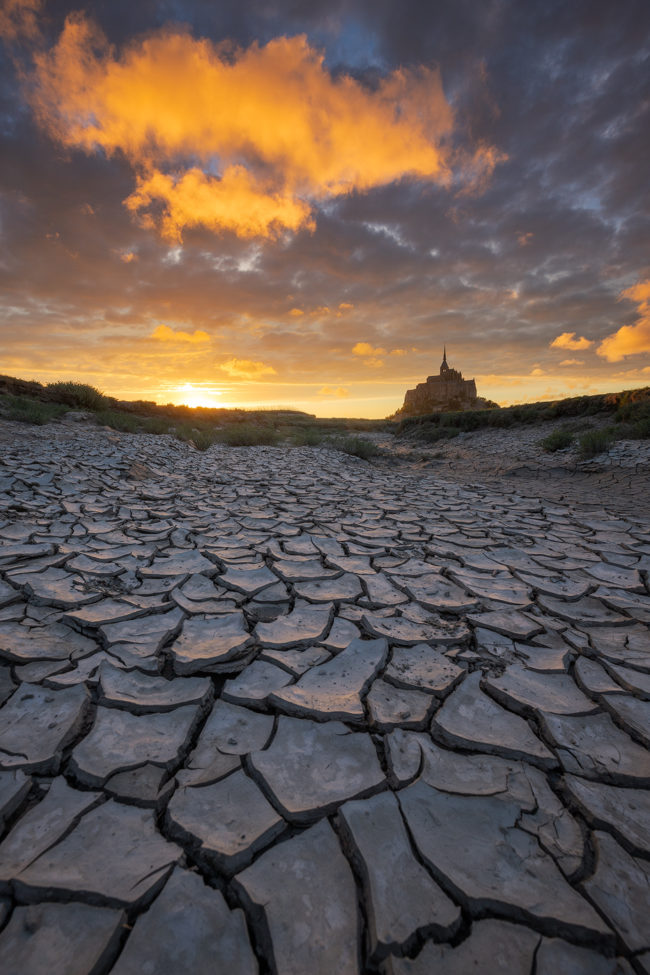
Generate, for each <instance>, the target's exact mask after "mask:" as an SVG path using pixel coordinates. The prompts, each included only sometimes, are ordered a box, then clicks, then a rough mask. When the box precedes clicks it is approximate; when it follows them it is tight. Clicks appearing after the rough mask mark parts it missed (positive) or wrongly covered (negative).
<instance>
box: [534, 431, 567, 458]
mask: <svg viewBox="0 0 650 975" xmlns="http://www.w3.org/2000/svg"><path fill="white" fill-rule="evenodd" d="M572 443H573V434H572V433H571V431H570V430H565V429H560V430H554V431H553V433H549V435H548V437H544V439H543V440H541V441H540V446H541V447H542V449H543V450H545V451H546V453H547V454H552V453H555V451H556V450H566V448H567V447H570V446H571V444H572Z"/></svg>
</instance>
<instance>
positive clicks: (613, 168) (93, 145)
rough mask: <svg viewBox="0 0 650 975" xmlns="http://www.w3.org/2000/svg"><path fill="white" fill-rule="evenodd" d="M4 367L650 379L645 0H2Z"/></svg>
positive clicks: (339, 412)
mask: <svg viewBox="0 0 650 975" xmlns="http://www.w3.org/2000/svg"><path fill="white" fill-rule="evenodd" d="M0 33H1V35H2V38H3V41H4V45H3V46H2V47H0V51H1V52H2V53H1V54H0V57H1V60H0V66H1V95H0V97H1V99H2V102H1V106H0V112H1V122H0V140H1V142H0V373H2V374H5V375H11V376H19V377H21V378H23V379H37V380H39V381H41V382H52V381H56V380H59V379H75V380H78V381H82V382H88V383H92V384H93V385H95V386H98V387H100V388H101V389H102V390H103V391H105V392H107V393H110V394H112V395H114V396H117V397H119V398H124V399H135V398H141V399H151V400H155V401H157V402H160V403H167V402H175V403H182V402H185V403H189V405H214V406H235V405H239V406H241V405H243V406H257V405H264V406H290V407H295V408H298V409H304V410H307V411H309V412H311V413H315V414H317V415H319V416H368V417H379V416H385V415H387V414H389V413H392V412H393V411H394V410H396V409H397V408H398V407H399V406H400V405H401V403H402V401H403V398H404V392H405V390H406V389H407V388H409V387H412V386H414V385H415V384H416V383H417V382H422V381H423V380H424V379H425V378H426V376H427V375H430V374H432V373H437V372H438V368H439V365H440V360H441V358H442V347H443V344H446V346H447V355H448V360H449V364H450V365H451V366H452V367H454V368H457V369H460V370H461V371H462V373H463V374H464V376H465V377H466V378H472V377H474V378H475V379H476V383H477V387H478V392H479V395H482V396H485V397H488V398H490V399H493V400H496V401H497V402H499V403H501V404H504V405H505V404H508V403H516V402H527V401H531V400H539V399H550V398H554V397H557V396H570V395H578V394H581V393H597V392H604V391H612V390H620V389H628V388H634V387H638V386H645V385H650V3H649V2H648V0H618V2H616V3H613V2H612V0H548V2H546V0H480V2H477V0H437V2H431V3H424V2H422V0H400V2H399V3H398V2H396V0H344V2H343V0H327V2H321V0H310V2H309V3H307V2H298V0H274V2H272V0H269V2H255V0H246V2H242V0H236V2H235V0H223V2H219V3H216V2H214V3H206V2H201V0H195V2H184V0H159V2H156V0H128V2H127V0H111V2H109V3H106V2H99V0H98V2H84V0H79V3H78V4H74V3H64V2H59V0H44V2H41V0H0Z"/></svg>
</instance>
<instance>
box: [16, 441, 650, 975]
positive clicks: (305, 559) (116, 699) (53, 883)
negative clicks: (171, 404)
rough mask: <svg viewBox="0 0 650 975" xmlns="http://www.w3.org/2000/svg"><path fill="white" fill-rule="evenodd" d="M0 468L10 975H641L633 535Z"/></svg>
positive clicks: (242, 480)
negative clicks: (485, 974) (223, 974)
mask: <svg viewBox="0 0 650 975" xmlns="http://www.w3.org/2000/svg"><path fill="white" fill-rule="evenodd" d="M0 446H1V448H2V461H1V462H0V703H1V706H0V837H1V839H0V958H1V959H2V971H3V973H4V975H40V973H46V972H47V973H48V975H59V973H60V975H90V973H93V975H102V973H108V972H114V973H118V975H127V973H143V972H144V973H156V975H159V973H170V975H171V973H175V975H177V973H182V972H188V973H189V972H192V973H202V972H209V971H217V970H224V971H228V972H229V973H234V975H239V973H247V975H248V973H251V975H252V973H255V972H261V973H263V975H265V973H281V975H285V973H286V975H306V973H323V975H329V973H332V972H337V975H348V973H350V975H353V973H358V972H368V973H372V972H379V973H383V975H429V973H431V972H436V973H443V975H444V973H449V975H451V973H454V975H463V973H465V972H470V971H474V970H482V971H489V972H490V973H504V975H505V973H508V975H519V973H521V975H532V973H533V972H535V973H536V975H558V973H564V972H567V973H583V972H584V973H589V975H605V973H608V975H610V973H632V972H637V973H643V972H650V911H649V910H648V908H649V906H650V897H649V894H650V788H649V787H650V750H649V748H650V629H649V625H650V593H649V591H648V573H649V571H650V525H649V523H648V521H647V518H645V516H644V515H643V514H642V513H641V512H640V511H639V510H637V509H636V508H635V507H634V506H633V505H630V506H629V508H628V511H627V513H626V514H621V511H620V507H619V509H618V510H617V512H616V513H612V510H611V508H610V507H608V505H607V504H603V503H601V504H596V503H594V502H593V499H589V500H590V501H591V503H589V504H584V503H581V502H580V501H579V500H568V499H567V498H566V497H565V498H564V499H563V500H561V501H560V500H557V499H556V497H555V496H554V493H553V492H552V491H549V492H545V491H544V489H545V487H546V485H545V484H544V483H540V486H539V490H540V492H542V493H544V498H541V497H530V496H528V495H527V496H524V495H523V494H517V493H516V492H515V490H514V487H513V485H512V484H511V485H510V486H509V488H508V489H505V488H504V487H503V486H502V485H500V486H496V485H494V484H493V483H489V482H488V481H487V479H486V483H483V484H481V483H474V484H473V485H472V486H471V487H468V486H462V485H461V484H459V483H453V482H451V481H449V480H442V479H440V477H439V476H438V475H437V474H436V472H435V470H434V469H430V468H427V469H416V468H415V467H414V466H413V465H409V464H397V465H396V466H390V465H388V464H382V463H381V462H380V463H379V464H377V465H370V464H368V463H366V462H364V461H360V460H357V459H356V458H350V457H348V456H346V455H342V454H338V453H336V452H334V451H331V450H327V449H285V448H267V447H258V448H240V449H228V448H222V447H217V446H215V447H212V448H211V449H210V450H209V451H207V452H206V453H198V452H196V451H194V450H193V449H192V448H191V447H189V446H188V445H185V444H181V443H178V442H176V441H173V440H171V439H170V438H168V437H149V436H146V435H141V436H129V435H118V434H115V433H112V432H107V431H104V430H97V429H96V428H91V427H87V426H81V425H74V424H70V423H68V424H57V425H51V426H48V427H44V428H40V429H37V430H31V429H29V430H26V429H25V428H24V427H20V426H17V425H11V424H3V425H2V426H1V427H0ZM474 477H475V480H476V477H477V475H476V471H474ZM549 494H550V495H551V499H550V500H549V498H548V497H547V495H549Z"/></svg>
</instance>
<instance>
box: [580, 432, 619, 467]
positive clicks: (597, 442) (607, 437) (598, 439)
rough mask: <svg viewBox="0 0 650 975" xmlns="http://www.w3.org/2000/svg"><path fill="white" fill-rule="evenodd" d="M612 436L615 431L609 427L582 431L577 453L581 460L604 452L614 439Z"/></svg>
mask: <svg viewBox="0 0 650 975" xmlns="http://www.w3.org/2000/svg"><path fill="white" fill-rule="evenodd" d="M614 438H615V431H614V430H613V429H612V428H611V427H605V429H603V430H591V431H590V432H589V433H583V435H582V436H581V437H580V441H579V448H578V454H579V456H580V458H581V460H589V459H590V458H591V457H597V456H598V454H602V453H604V452H605V451H606V450H607V449H608V447H609V446H610V444H611V443H612V442H613V441H614Z"/></svg>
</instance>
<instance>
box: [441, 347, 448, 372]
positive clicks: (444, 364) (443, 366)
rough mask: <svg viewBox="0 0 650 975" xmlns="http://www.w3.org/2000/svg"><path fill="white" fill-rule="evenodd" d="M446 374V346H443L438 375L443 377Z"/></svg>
mask: <svg viewBox="0 0 650 975" xmlns="http://www.w3.org/2000/svg"><path fill="white" fill-rule="evenodd" d="M446 372H449V366H448V365H447V346H446V345H445V346H444V348H443V353H442V363H441V365H440V375H441V376H444V374H445V373H446Z"/></svg>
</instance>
